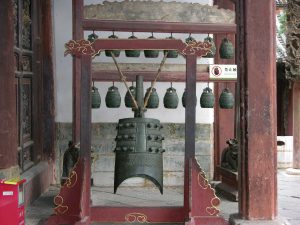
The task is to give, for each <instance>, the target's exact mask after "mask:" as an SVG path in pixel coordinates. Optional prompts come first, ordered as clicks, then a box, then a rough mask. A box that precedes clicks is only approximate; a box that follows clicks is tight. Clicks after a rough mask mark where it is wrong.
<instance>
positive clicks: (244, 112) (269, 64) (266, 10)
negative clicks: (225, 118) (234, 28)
mask: <svg viewBox="0 0 300 225" xmlns="http://www.w3.org/2000/svg"><path fill="white" fill-rule="evenodd" d="M236 4H237V8H236V12H237V23H238V35H237V48H238V49H237V64H238V73H239V76H238V88H237V91H238V92H239V94H240V95H239V96H240V98H239V99H238V106H239V113H240V120H239V124H238V125H239V126H238V127H239V129H238V130H237V131H238V138H239V143H240V154H239V214H240V216H241V217H242V218H243V219H249V220H256V219H262V220H272V219H274V218H275V217H276V215H277V177H276V173H277V171H276V164H277V157H276V156H277V150H276V149H277V146H276V135H277V134H276V129H277V124H276V73H275V62H276V58H275V57H276V56H275V49H276V42H275V37H276V36H275V35H276V33H275V3H274V0H263V1H253V0H244V1H237V3H236ZM262 18H263V19H262Z"/></svg>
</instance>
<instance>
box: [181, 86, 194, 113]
mask: <svg viewBox="0 0 300 225" xmlns="http://www.w3.org/2000/svg"><path fill="white" fill-rule="evenodd" d="M181 102H182V106H183V107H184V108H185V106H186V88H185V89H184V92H183V95H182V98H181ZM195 105H197V96H196V101H195Z"/></svg>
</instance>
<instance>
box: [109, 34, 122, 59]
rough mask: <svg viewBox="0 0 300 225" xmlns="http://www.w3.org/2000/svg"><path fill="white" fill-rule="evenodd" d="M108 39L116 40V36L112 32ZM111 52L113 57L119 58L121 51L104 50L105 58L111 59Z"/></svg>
mask: <svg viewBox="0 0 300 225" xmlns="http://www.w3.org/2000/svg"><path fill="white" fill-rule="evenodd" d="M108 38H113V39H118V36H116V35H115V33H114V32H113V34H112V35H110V36H109V37H108ZM111 52H113V54H114V56H115V57H119V55H120V52H121V51H120V50H105V55H106V56H107V57H111Z"/></svg>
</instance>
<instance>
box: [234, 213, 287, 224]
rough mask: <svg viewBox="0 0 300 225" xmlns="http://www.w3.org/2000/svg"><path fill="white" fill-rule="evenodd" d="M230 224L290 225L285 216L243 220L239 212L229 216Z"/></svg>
mask: <svg viewBox="0 0 300 225" xmlns="http://www.w3.org/2000/svg"><path fill="white" fill-rule="evenodd" d="M229 224H230V225H258V224H259V225H290V223H289V222H288V221H287V220H286V219H284V218H276V219H274V220H243V219H241V218H240V217H239V215H237V214H233V215H231V216H230V218H229Z"/></svg>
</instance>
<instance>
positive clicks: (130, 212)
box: [91, 206, 184, 223]
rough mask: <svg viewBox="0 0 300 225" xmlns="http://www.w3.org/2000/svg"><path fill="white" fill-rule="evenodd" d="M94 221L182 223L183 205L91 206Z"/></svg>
mask: <svg viewBox="0 0 300 225" xmlns="http://www.w3.org/2000/svg"><path fill="white" fill-rule="evenodd" d="M91 220H92V221H95V222H120V223H121V222H127V223H167V222H168V223H182V222H184V209H183V207H107V206H106V207H101V206H94V207H91Z"/></svg>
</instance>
